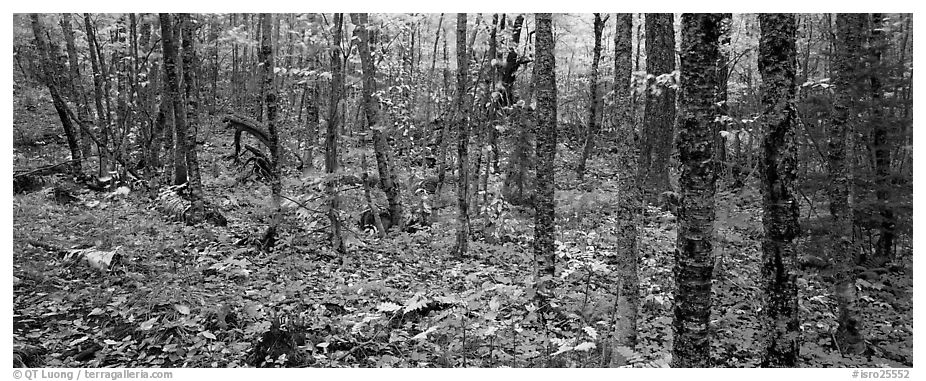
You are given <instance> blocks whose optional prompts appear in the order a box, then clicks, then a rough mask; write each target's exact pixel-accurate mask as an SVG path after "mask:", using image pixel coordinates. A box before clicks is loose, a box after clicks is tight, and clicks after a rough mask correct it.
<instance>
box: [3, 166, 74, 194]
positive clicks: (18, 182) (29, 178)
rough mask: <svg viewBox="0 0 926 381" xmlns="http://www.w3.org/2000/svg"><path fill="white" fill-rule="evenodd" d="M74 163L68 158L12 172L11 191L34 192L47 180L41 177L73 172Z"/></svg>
mask: <svg viewBox="0 0 926 381" xmlns="http://www.w3.org/2000/svg"><path fill="white" fill-rule="evenodd" d="M74 163H75V161H74V160H68V161H65V162H63V163H58V164H50V165H44V166H41V167H38V168H35V169H32V170H28V171H21V172H19V173H14V174H13V193H29V192H35V191H37V190H39V189H41V188H42V186H43V185H45V183H46V182H47V181H45V179H43V177H48V176H51V175H60V174H69V173H73V172H74V169H75V168H76V167H75V166H74Z"/></svg>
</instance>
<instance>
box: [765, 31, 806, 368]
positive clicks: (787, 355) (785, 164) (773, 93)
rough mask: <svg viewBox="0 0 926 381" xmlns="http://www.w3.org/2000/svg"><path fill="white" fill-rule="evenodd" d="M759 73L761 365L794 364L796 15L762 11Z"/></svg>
mask: <svg viewBox="0 0 926 381" xmlns="http://www.w3.org/2000/svg"><path fill="white" fill-rule="evenodd" d="M759 23H760V27H761V37H760V38H759V73H760V74H761V75H762V107H763V109H764V113H763V115H762V120H763V121H764V122H765V125H764V126H763V130H764V131H765V137H764V140H763V146H764V148H765V151H764V152H765V155H764V160H763V161H762V167H761V168H762V195H763V197H762V201H763V202H762V204H763V205H762V206H763V217H762V225H763V226H764V227H765V237H764V239H763V240H762V282H763V283H764V284H763V287H762V288H763V290H764V291H765V300H764V307H763V308H762V311H763V316H762V318H763V319H762V320H763V334H764V335H765V345H764V347H765V348H764V350H765V353H764V355H763V358H762V366H763V367H795V366H797V361H798V359H799V358H800V342H801V332H800V321H799V320H798V304H797V277H798V272H799V271H800V270H799V268H798V261H797V247H796V243H795V242H794V241H795V239H796V238H797V236H798V234H799V233H800V226H799V225H798V216H799V213H800V210H799V205H798V203H797V199H796V197H795V190H796V189H795V186H796V183H795V180H796V178H797V160H798V158H797V141H796V139H795V129H796V126H797V109H796V108H795V106H794V102H795V100H796V94H797V87H796V75H797V21H796V19H795V16H794V15H793V14H782V13H770V14H760V15H759Z"/></svg>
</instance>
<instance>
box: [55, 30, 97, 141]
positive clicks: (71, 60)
mask: <svg viewBox="0 0 926 381" xmlns="http://www.w3.org/2000/svg"><path fill="white" fill-rule="evenodd" d="M61 31H62V32H63V33H64V42H65V47H66V48H67V52H68V69H69V71H70V79H71V87H72V90H71V93H72V94H74V101H75V102H76V103H77V118H78V119H80V120H81V121H82V122H83V123H90V120H89V117H90V100H89V99H88V98H87V92H86V90H84V81H83V78H82V77H81V76H80V64H79V63H78V60H77V45H76V44H75V43H74V28H73V27H72V26H71V14H70V13H62V14H61ZM75 132H76V133H77V135H78V136H80V150H81V156H83V157H89V156H90V154H91V152H90V151H91V146H90V138H89V137H87V136H85V134H82V133H80V130H79V129H78V130H77V131H75Z"/></svg>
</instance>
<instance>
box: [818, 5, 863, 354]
mask: <svg viewBox="0 0 926 381" xmlns="http://www.w3.org/2000/svg"><path fill="white" fill-rule="evenodd" d="M867 17H868V15H867V14H861V13H860V14H854V13H853V14H844V13H840V14H838V15H836V41H835V59H834V62H833V76H834V79H833V85H834V86H835V88H836V90H835V97H834V100H833V116H832V119H831V120H830V123H829V124H828V127H829V128H828V131H827V136H828V137H829V143H828V144H827V147H828V153H827V161H828V162H829V171H830V186H829V198H830V214H831V215H832V216H833V222H832V224H831V226H832V230H831V235H832V238H831V245H830V247H829V250H830V253H829V254H830V258H832V260H833V263H834V264H835V266H834V267H835V268H834V274H833V275H834V277H835V278H836V282H835V283H836V304H837V308H838V316H837V321H838V323H839V326H838V328H837V329H836V341H837V342H838V345H839V347H840V349H841V350H842V351H843V352H844V353H862V352H864V351H865V341H864V338H863V336H862V321H861V317H860V314H859V306H858V295H857V293H856V290H855V274H854V272H853V265H854V263H855V261H856V259H857V258H856V256H855V253H856V250H855V245H854V242H853V241H852V207H851V205H849V193H850V191H851V188H852V180H851V170H850V168H851V164H850V162H849V160H848V159H847V158H850V157H852V154H851V152H850V151H851V147H852V146H853V144H852V143H851V141H850V139H851V136H852V134H853V131H854V130H855V128H854V127H855V124H857V123H858V122H859V117H858V115H857V113H858V112H859V99H860V97H861V91H860V90H861V89H859V86H860V84H862V83H864V82H865V80H866V79H867V78H865V77H864V76H863V75H862V67H863V65H864V61H863V59H864V57H863V52H862V49H863V45H864V43H865V41H864V39H865V33H864V32H865V29H866V21H867V20H866V18H867Z"/></svg>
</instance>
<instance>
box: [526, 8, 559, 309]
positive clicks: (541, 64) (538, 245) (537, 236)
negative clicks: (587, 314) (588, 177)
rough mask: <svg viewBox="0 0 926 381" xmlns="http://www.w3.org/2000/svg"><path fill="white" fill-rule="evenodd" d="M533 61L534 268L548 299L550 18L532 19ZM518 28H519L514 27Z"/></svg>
mask: <svg viewBox="0 0 926 381" xmlns="http://www.w3.org/2000/svg"><path fill="white" fill-rule="evenodd" d="M535 18H536V23H537V33H536V47H537V48H536V52H537V53H536V62H535V64H534V74H533V81H534V89H535V90H534V91H535V92H536V94H537V110H536V113H537V118H536V120H537V156H538V166H537V196H536V200H535V202H534V205H535V207H534V208H535V212H534V262H535V266H536V269H537V275H536V282H537V285H538V295H541V296H542V297H549V296H550V295H549V293H550V291H552V290H550V289H549V284H550V282H552V279H553V276H554V272H555V269H556V267H555V259H556V247H555V245H554V234H555V228H556V226H555V224H554V213H553V212H554V208H555V203H554V199H553V195H554V186H553V182H554V178H555V173H554V166H553V161H554V159H555V158H556V121H557V112H556V59H555V56H554V54H553V52H554V48H555V45H554V44H555V42H554V40H553V15H551V14H549V13H538V14H536V16H535ZM518 26H520V25H518Z"/></svg>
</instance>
